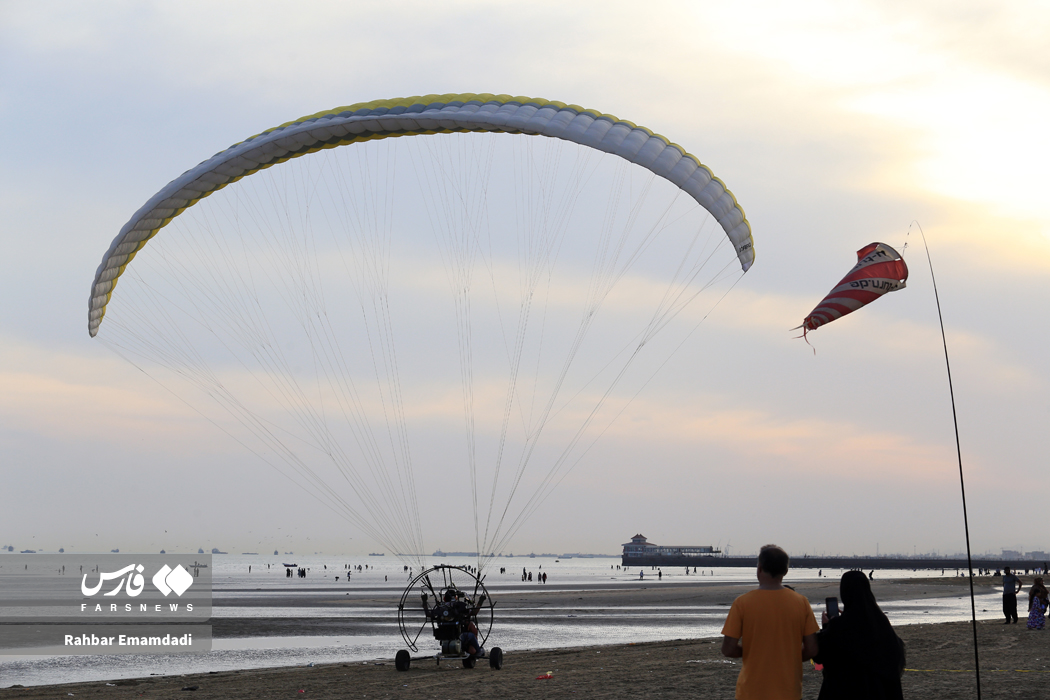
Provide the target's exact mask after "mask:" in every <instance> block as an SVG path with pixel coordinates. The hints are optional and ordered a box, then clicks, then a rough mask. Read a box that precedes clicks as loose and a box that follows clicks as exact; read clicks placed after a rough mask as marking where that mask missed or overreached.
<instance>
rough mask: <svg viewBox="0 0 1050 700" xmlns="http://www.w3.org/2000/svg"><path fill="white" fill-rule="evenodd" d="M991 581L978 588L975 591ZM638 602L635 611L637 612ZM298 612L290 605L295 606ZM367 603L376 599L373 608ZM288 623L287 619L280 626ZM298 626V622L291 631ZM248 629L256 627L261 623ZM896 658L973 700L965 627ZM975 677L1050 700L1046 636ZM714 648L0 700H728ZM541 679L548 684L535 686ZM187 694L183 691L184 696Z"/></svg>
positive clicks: (558, 597) (931, 591)
mask: <svg viewBox="0 0 1050 700" xmlns="http://www.w3.org/2000/svg"><path fill="white" fill-rule="evenodd" d="M836 583H837V582H835V581H833V580H830V579H829V580H828V582H827V583H826V584H825V583H824V582H823V581H821V582H813V583H810V584H807V585H805V586H801V585H800V586H799V587H798V590H799V591H800V592H802V593H804V594H806V595H807V596H809V597H810V598H811V600H819V599H821V598H823V597H825V595H831V594H833V592H834V591H835V589H836V587H837V586H836ZM992 583H993V581H992V580H991V579H988V580H987V581H985V580H982V581H980V582H979V585H978V591H979V592H987V591H988V590H989V588H990V586H991V584H992ZM749 587H750V586H746V585H745V586H736V585H726V584H715V585H710V586H707V585H697V584H694V585H681V586H665V587H660V586H646V587H645V590H642V589H641V588H638V589H634V590H632V591H627V592H624V591H612V590H592V591H587V590H583V589H577V590H575V591H554V590H548V591H545V592H537V593H536V594H535V595H527V596H526V595H524V594H523V595H522V596H521V600H520V601H516V600H515V598H516V597H515V596H514V595H513V594H509V593H508V594H507V595H505V596H504V598H507V600H503V598H501V605H502V604H504V603H506V604H507V605H508V606H509V605H512V604H515V603H517V604H525V603H527V604H528V605H530V606H536V605H547V606H558V607H561V606H562V605H565V604H572V601H573V600H574V599H575V600H577V601H578V600H580V599H582V600H583V601H584V603H580V604H586V605H587V606H588V607H593V606H594V605H609V606H610V607H615V606H616V605H621V606H622V605H625V604H631V605H634V604H643V605H644V604H647V605H672V606H673V605H697V604H712V603H713V604H719V603H722V602H725V603H726V604H728V603H730V602H732V599H733V597H735V595H737V594H739V593H740V592H742V591H743V590H746V589H748V588H749ZM967 590H968V588H967V586H966V585H965V582H964V581H961V580H959V579H947V580H945V579H941V580H937V579H928V580H918V581H915V580H912V581H908V582H903V583H893V582H889V581H886V582H879V581H876V587H875V592H876V595H877V596H878V597H879V599H880V600H890V599H899V598H922V597H926V598H931V597H938V596H945V595H961V594H964V593H965V592H966V591H967ZM639 601H642V602H641V603H639ZM300 602H301V601H300ZM375 602H378V601H374V603H375ZM290 622H295V621H290ZM298 622H300V624H301V623H303V622H308V623H309V622H310V621H298ZM258 624H266V623H265V621H262V622H261V623H258ZM897 631H898V633H899V634H900V635H901V637H902V638H903V639H904V641H905V643H906V645H907V650H908V663H907V668H908V670H907V671H906V672H905V675H904V679H903V683H904V689H905V696H906V697H913V698H926V697H930V698H973V697H976V692H975V685H974V672H973V669H974V657H973V637H972V628H971V626H970V624H969V623H968V622H952V623H943V624H933V625H903V626H898V628H897ZM978 631H979V640H980V653H981V678H982V690H983V696H984V697H986V698H1021V697H1025V698H1031V697H1045V696H1047V695H1050V693H1047V691H1046V690H1045V689H1044V686H1045V684H1046V683H1047V682H1050V630H1048V631H1045V632H1034V631H1029V630H1026V629H1025V627H1024V625H1023V622H1022V624H1020V625H1009V626H1007V625H1002V624H1000V623H999V622H997V621H994V622H993V621H986V622H980V623H979V625H978ZM720 644H721V640H720V639H689V640H677V641H669V642H655V643H645V644H626V645H625V644H619V645H610V646H589V647H576V648H571V649H558V650H534V651H515V650H507V655H506V658H505V663H504V667H503V669H502V670H500V671H495V670H493V669H490V668H489V667H488V666H487V664H486V663H485V661H483V660H482V661H481V662H480V663H479V664H478V666H477V668H474V669H464V668H463V667H462V665H461V664H460V663H459V662H451V661H446V662H442V664H441V665H440V667H439V666H437V665H436V664H435V662H434V660H433V659H432V658H425V659H424V658H420V657H417V659H419V660H417V661H414V662H413V665H412V668H411V670H410V671H409V672H407V673H398V672H396V671H395V670H394V666H393V663H392V661H390V660H381V661H373V662H365V663H362V662H356V663H344V664H325V665H317V666H313V667H304V666H299V667H285V668H275V669H263V670H251V671H230V672H219V673H209V674H194V675H185V676H167V677H150V678H143V679H129V680H119V681H115V682H113V684H112V685H109V684H106V683H105V682H97V681H94V682H89V683H72V684H64V685H55V686H34V687H30V688H4V689H0V698H14V697H20V698H21V697H24V698H59V697H63V698H64V697H69V695H68V694H69V693H73V696H74V697H78V696H85V695H86V696H90V697H93V698H186V697H210V698H288V697H320V698H329V697H331V698H336V697H338V698H355V697H356V698H387V697H398V698H458V697H469V698H472V699H474V698H479V699H485V698H499V699H500V700H507V699H508V698H518V697H539V698H562V697H565V698H569V697H575V698H579V697H588V698H635V697H640V696H652V697H665V698H686V697H690V698H732V697H733V695H734V687H735V683H736V677H737V673H738V672H739V668H740V667H739V662H738V661H730V660H728V659H724V658H723V657H722V656H721V654H720ZM548 671H550V672H551V674H552V676H553V677H552V678H551V679H549V680H537V676H540V675H542V674H545V673H546V672H548ZM184 688H186V689H188V688H195V690H192V691H191V690H184ZM819 689H820V673H819V672H817V671H815V670H814V669H813V668H812V666H811V665H810V664H808V663H807V664H805V673H804V693H803V697H805V698H816V696H817V693H818V692H819Z"/></svg>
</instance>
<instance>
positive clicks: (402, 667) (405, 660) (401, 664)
mask: <svg viewBox="0 0 1050 700" xmlns="http://www.w3.org/2000/svg"><path fill="white" fill-rule="evenodd" d="M411 665H412V656H411V655H410V654H409V653H408V651H407V650H406V649H402V650H400V651H399V652H397V655H396V656H395V657H394V668H396V669H397V670H398V671H407V670H408V669H409V667H410V666H411Z"/></svg>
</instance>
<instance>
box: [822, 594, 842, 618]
mask: <svg viewBox="0 0 1050 700" xmlns="http://www.w3.org/2000/svg"><path fill="white" fill-rule="evenodd" d="M824 606H825V607H826V608H827V612H828V617H829V618H835V617H838V616H839V599H838V598H825V599H824Z"/></svg>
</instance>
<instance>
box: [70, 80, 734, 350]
mask: <svg viewBox="0 0 1050 700" xmlns="http://www.w3.org/2000/svg"><path fill="white" fill-rule="evenodd" d="M471 131H484V132H504V133H510V134H529V135H539V136H549V137H552V138H558V139H564V140H566V141H571V142H574V143H577V144H580V145H583V146H588V147H591V148H595V149H597V150H600V151H603V152H606V153H611V154H614V155H617V156H620V157H622V158H624V159H626V160H628V161H629V162H631V163H635V164H637V165H640V166H642V167H644V168H647V169H649V170H650V171H652V172H653V173H655V174H656V175H658V176H660V177H662V178H665V179H667V180H669V181H670V182H672V183H674V184H675V185H677V186H678V187H680V188H681V189H682V190H683V191H684V192H686V193H687V194H688V195H689V196H690V197H692V198H693V199H695V200H696V201H697V202H698V203H699V204H700V205H701V206H702V207H703V208H704V209H706V210H707V211H708V212H710V213H711V215H712V216H713V217H714V218H715V219H716V220H717V222H718V224H719V225H720V226H721V228H722V229H723V230H724V231H725V233H726V235H727V236H728V237H729V239H730V241H731V242H732V244H733V246H734V249H735V250H736V254H737V257H738V259H739V262H740V266H741V268H742V270H744V271H745V272H746V271H747V270H748V268H750V267H751V264H752V262H753V261H754V246H753V241H752V238H751V227H750V226H749V224H748V222H747V219H746V218H745V216H744V212H743V210H742V209H741V208H740V206H739V204H737V202H736V199H735V198H734V197H733V194H732V193H731V192H730V191H729V190H728V189H727V188H726V187H725V185H724V184H723V183H722V182H721V181H720V180H719V179H718V178H716V177H714V175H713V174H712V173H711V171H710V170H708V169H707V167H705V166H704V165H702V164H701V163H700V161H699V160H698V159H697V158H696V157H694V156H692V155H690V154H689V153H687V152H686V151H685V150H684V149H682V148H681V147H680V146H678V145H676V144H673V143H671V142H670V141H668V140H667V139H666V138H664V137H663V136H659V135H657V134H654V133H653V132H652V131H650V130H648V129H646V128H644V127H640V126H636V125H635V124H633V123H631V122H629V121H624V120H621V119H617V118H616V117H613V116H610V115H607V114H602V113H600V112H596V111H594V110H588V109H584V108H582V107H579V106H577V105H566V104H564V103H561V102H554V101H550V100H544V99H534V98H528V97H512V96H510V95H491V94H460V95H426V96H421V97H408V98H403V99H392V100H379V101H375V102H367V103H360V104H355V105H350V106H348V107H340V108H337V109H333V110H329V111H327V112H320V113H317V114H314V115H310V116H307V117H303V118H302V119H298V120H296V121H293V122H288V123H287V124H282V125H281V126H278V127H276V128H274V129H270V130H268V131H264V132H263V133H261V134H259V135H257V136H253V137H251V138H249V139H247V140H245V141H243V142H241V143H238V144H235V145H233V146H231V147H230V148H228V149H226V150H225V151H222V152H220V153H218V154H216V155H214V156H212V157H211V158H209V159H208V160H206V161H204V162H203V163H201V164H199V165H198V166H196V167H195V168H192V169H191V170H188V171H187V172H185V173H183V174H182V175H181V176H180V177H178V178H176V179H175V180H173V181H172V182H170V183H169V184H168V185H167V186H166V187H164V188H163V189H162V190H161V191H160V192H158V193H157V194H156V195H154V196H153V197H152V198H151V199H150V200H149V201H148V202H146V204H145V205H144V206H143V207H142V208H141V209H139V210H138V211H137V212H136V213H135V215H134V216H133V217H132V218H131V220H130V221H128V223H127V224H125V225H124V227H123V228H122V229H121V230H120V233H119V234H118V235H117V237H116V238H115V239H114V240H113V243H112V244H111V246H110V248H109V250H108V251H107V252H106V254H105V256H104V257H103V259H102V263H101V265H99V268H98V270H97V272H96V273H95V279H94V282H93V284H92V287H91V298H90V301H89V305H88V309H89V317H88V331H89V333H90V334H91V335H92V336H95V334H96V333H98V328H99V324H100V323H101V322H102V318H103V316H104V315H105V313H106V305H107V304H108V303H109V298H110V295H111V294H112V293H113V289H114V287H115V286H116V283H117V279H118V278H119V277H120V276H121V275H122V274H123V272H124V268H125V267H126V266H127V265H128V263H130V262H131V260H132V259H133V258H134V257H135V254H136V253H137V252H138V251H139V250H141V249H142V248H143V246H145V244H146V242H147V241H148V240H149V239H150V238H152V237H153V236H155V235H156V234H157V232H158V231H159V230H160V229H161V228H163V227H164V226H166V225H167V224H168V223H169V222H171V220H172V219H173V218H175V217H176V216H178V215H179V214H180V213H182V212H183V211H184V210H185V209H186V208H188V207H191V206H193V205H194V204H195V203H196V202H198V201H200V200H201V199H203V198H204V197H207V196H208V195H210V194H212V193H213V192H215V191H217V190H220V189H222V188H223V187H225V186H226V185H228V184H230V183H232V182H236V181H237V180H239V179H241V178H243V177H245V176H247V175H251V174H252V173H254V172H256V171H258V170H261V169H264V168H268V167H270V166H272V165H276V164H278V163H282V162H284V161H287V160H290V159H292V158H296V157H298V156H302V155H305V154H308V153H314V152H316V151H320V150H322V149H326V148H334V147H337V146H342V145H347V144H351V143H355V142H362V141H369V140H374V139H382V138H387V137H394V136H419V135H425V134H439V133H454V132H471Z"/></svg>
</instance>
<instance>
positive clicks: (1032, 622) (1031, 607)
mask: <svg viewBox="0 0 1050 700" xmlns="http://www.w3.org/2000/svg"><path fill="white" fill-rule="evenodd" d="M1048 604H1050V591H1047V590H1046V586H1044V585H1043V577H1042V576H1037V577H1036V579H1035V582H1034V583H1032V588H1031V589H1030V590H1029V591H1028V623H1027V626H1028V629H1030V630H1041V629H1045V628H1046V608H1047V605H1048Z"/></svg>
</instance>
